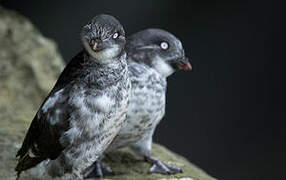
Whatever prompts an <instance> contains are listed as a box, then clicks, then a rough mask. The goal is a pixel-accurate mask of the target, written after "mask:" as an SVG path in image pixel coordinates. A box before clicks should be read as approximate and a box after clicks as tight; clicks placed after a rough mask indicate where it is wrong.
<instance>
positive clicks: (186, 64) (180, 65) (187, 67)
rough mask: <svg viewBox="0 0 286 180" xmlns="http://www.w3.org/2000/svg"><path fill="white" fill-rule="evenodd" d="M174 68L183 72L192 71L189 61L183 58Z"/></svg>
mask: <svg viewBox="0 0 286 180" xmlns="http://www.w3.org/2000/svg"><path fill="white" fill-rule="evenodd" d="M176 66H177V68H178V69H180V70H184V71H190V70H192V65H191V63H190V62H189V59H188V58H187V57H184V58H183V59H182V60H180V61H178V62H177V63H176Z"/></svg>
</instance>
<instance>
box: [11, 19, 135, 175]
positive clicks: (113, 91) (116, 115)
mask: <svg viewBox="0 0 286 180" xmlns="http://www.w3.org/2000/svg"><path fill="white" fill-rule="evenodd" d="M108 21H110V22H111V24H110V23H108ZM98 22H103V24H102V23H98ZM104 22H107V23H104ZM92 23H98V24H99V25H100V27H101V29H103V30H101V31H99V32H100V33H94V34H93V35H94V36H102V37H105V35H106V34H108V33H112V32H108V33H107V32H105V31H104V29H107V30H108V31H115V32H116V31H118V30H123V28H122V27H121V25H120V24H119V22H118V21H117V20H116V19H115V18H113V17H111V16H108V15H100V16H97V17H95V18H94V19H93V20H92ZM105 26H108V27H105ZM110 26H111V27H110ZM84 28H85V27H84ZM95 28H97V27H96V26H95ZM118 28H120V29H118ZM93 30H94V31H95V30H96V29H91V31H93ZM102 31H104V32H102ZM95 32H98V31H95ZM87 37H89V38H90V36H89V35H88V36H87ZM83 38H85V39H83V41H88V39H87V38H86V37H85V36H84V37H83ZM106 38H108V37H106ZM109 38H110V37H109ZM119 38H121V39H119V40H108V41H112V42H109V44H108V45H106V48H105V49H109V51H110V49H111V50H112V49H114V48H113V47H114V46H116V52H117V51H118V48H120V52H119V53H112V56H111V55H110V53H104V51H106V50H105V49H103V50H102V51H100V52H103V53H102V55H101V56H100V57H101V58H100V59H96V58H94V57H93V56H92V55H91V54H90V53H89V52H90V50H87V49H86V48H89V47H86V46H85V50H83V51H82V52H80V53H79V54H78V55H77V56H75V57H74V58H73V59H72V60H71V62H70V63H69V64H68V65H67V66H66V68H65V69H64V71H63V72H62V74H61V76H60V77H59V79H58V81H57V83H56V85H55V86H54V88H53V89H52V91H51V93H50V94H49V96H48V97H47V98H46V100H45V101H44V103H43V104H42V106H41V107H40V109H39V111H38V112H37V114H36V116H35V118H34V119H33V121H32V123H31V126H30V128H29V130H28V133H27V135H26V137H25V140H24V142H23V145H22V147H21V149H20V150H19V152H18V153H17V156H20V159H19V163H18V165H17V167H16V171H18V172H21V171H23V170H26V169H29V168H32V167H34V166H36V165H37V164H38V163H40V162H41V161H44V160H47V163H46V166H45V168H46V172H47V174H49V175H50V176H52V177H60V176H63V175H64V174H65V173H70V174H71V176H72V178H74V179H82V171H83V169H85V168H86V167H88V166H90V165H91V164H92V163H93V162H94V161H96V160H97V159H98V157H99V156H100V155H101V154H102V153H103V151H104V150H105V149H106V148H107V146H108V145H109V144H110V143H111V141H112V140H113V138H114V137H115V135H116V134H117V133H118V131H119V129H120V128H121V126H122V124H123V123H124V121H125V119H126V112H127V106H128V100H129V94H130V92H129V91H130V88H131V86H130V81H129V77H128V69H127V63H126V53H125V51H124V44H125V39H124V34H121V37H119ZM109 51H108V52H109ZM95 54H96V53H95ZM114 54H116V56H114Z"/></svg>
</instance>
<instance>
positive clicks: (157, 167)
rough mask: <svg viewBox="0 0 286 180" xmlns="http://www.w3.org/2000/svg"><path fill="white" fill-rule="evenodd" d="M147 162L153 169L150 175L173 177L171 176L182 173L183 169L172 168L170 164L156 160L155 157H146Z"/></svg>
mask: <svg viewBox="0 0 286 180" xmlns="http://www.w3.org/2000/svg"><path fill="white" fill-rule="evenodd" d="M145 160H146V161H147V162H149V163H151V164H153V165H152V167H151V168H150V170H149V173H157V174H167V175H171V174H177V173H182V172H183V171H182V169H181V168H178V167H175V166H171V165H169V164H166V163H164V162H162V161H160V160H158V159H155V158H153V157H150V156H146V157H145Z"/></svg>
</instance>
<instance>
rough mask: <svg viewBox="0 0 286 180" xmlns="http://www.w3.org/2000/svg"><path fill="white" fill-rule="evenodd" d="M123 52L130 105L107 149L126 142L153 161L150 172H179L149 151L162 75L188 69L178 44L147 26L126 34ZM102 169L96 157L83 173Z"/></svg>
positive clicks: (159, 110) (161, 100)
mask: <svg viewBox="0 0 286 180" xmlns="http://www.w3.org/2000/svg"><path fill="white" fill-rule="evenodd" d="M126 52H127V63H128V68H129V76H130V80H131V83H132V88H131V89H132V90H131V97H130V106H129V109H128V114H127V121H126V123H125V124H124V125H123V127H122V129H121V130H120V132H119V133H118V134H117V136H116V138H115V139H114V140H113V142H112V143H111V145H110V146H109V147H108V149H107V151H111V150H114V149H117V148H121V147H126V146H129V147H131V148H132V149H133V150H134V151H135V152H137V153H138V154H139V155H140V156H142V157H144V158H145V160H146V161H147V162H149V163H151V164H153V166H152V167H151V169H150V172H151V173H161V174H175V173H179V172H181V171H182V170H181V169H180V168H177V167H173V166H170V165H168V164H165V163H163V162H161V161H159V160H157V159H155V158H153V157H151V156H150V154H151V145H152V136H153V133H154V130H155V128H156V126H157V125H158V123H159V122H160V120H161V119H162V118H163V116H164V114H165V104H166V100H165V96H166V87H167V82H166V78H167V77H168V76H170V75H171V74H172V73H173V72H175V71H176V70H179V69H183V70H190V69H191V65H190V63H189V61H188V59H187V58H186V57H185V53H184V49H183V47H182V44H181V42H180V41H179V40H178V39H177V38H176V37H175V36H174V35H172V34H171V33H169V32H167V31H164V30H160V29H147V30H143V31H140V32H138V33H136V34H134V35H132V36H130V37H128V39H127V43H126ZM100 167H101V170H100ZM104 173H105V174H107V175H109V174H110V173H112V172H111V171H110V168H106V167H103V166H102V164H101V162H100V161H97V162H96V163H95V164H94V165H93V166H92V167H90V168H88V169H87V170H86V174H85V176H86V177H92V176H102V175H103V174H104Z"/></svg>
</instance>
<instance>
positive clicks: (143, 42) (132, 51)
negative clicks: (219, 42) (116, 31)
mask: <svg viewBox="0 0 286 180" xmlns="http://www.w3.org/2000/svg"><path fill="white" fill-rule="evenodd" d="M126 52H127V55H128V56H129V57H131V58H132V59H133V60H135V61H137V62H142V63H145V64H147V65H148V66H150V67H152V68H154V69H156V70H157V71H158V72H159V73H160V74H162V75H163V76H165V77H168V76H169V75H171V74H172V73H173V72H175V71H176V70H191V69H192V67H191V64H190V62H189V60H188V58H187V57H186V56H185V52H184V49H183V46H182V43H181V41H180V40H179V39H177V38H176V37H175V36H174V35H173V34H171V33H169V32H167V31H164V30H161V29H146V30H143V31H140V32H138V33H135V34H133V35H132V36H130V37H128V38H127V43H126Z"/></svg>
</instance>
